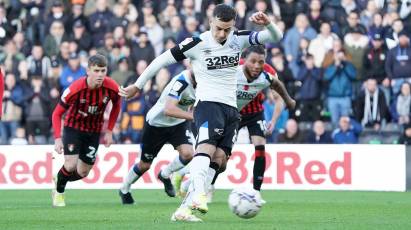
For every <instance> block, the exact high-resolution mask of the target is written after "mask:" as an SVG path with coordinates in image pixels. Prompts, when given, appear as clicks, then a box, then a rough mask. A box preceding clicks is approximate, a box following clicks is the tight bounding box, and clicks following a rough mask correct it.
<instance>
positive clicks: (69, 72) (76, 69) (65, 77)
mask: <svg viewBox="0 0 411 230" xmlns="http://www.w3.org/2000/svg"><path fill="white" fill-rule="evenodd" d="M85 75H86V69H85V68H84V67H82V66H80V60H79V56H78V54H77V53H71V54H70V59H69V61H68V65H67V66H65V67H64V68H63V72H62V73H61V76H60V87H61V89H62V90H63V91H64V90H65V89H66V88H67V87H68V86H69V85H70V84H71V83H72V82H73V81H75V80H77V79H79V78H80V77H83V76H85Z"/></svg>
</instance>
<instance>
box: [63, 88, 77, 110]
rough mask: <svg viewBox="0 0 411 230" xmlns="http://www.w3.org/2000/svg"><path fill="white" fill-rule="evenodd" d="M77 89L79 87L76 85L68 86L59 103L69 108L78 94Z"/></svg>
mask: <svg viewBox="0 0 411 230" xmlns="http://www.w3.org/2000/svg"><path fill="white" fill-rule="evenodd" d="M76 91H77V89H76V87H75V86H74V85H71V86H69V87H67V88H66V89H65V90H64V91H63V94H62V95H61V97H60V103H59V104H60V105H61V106H63V108H65V109H68V108H69V107H70V105H71V104H72V100H73V96H74V95H75V94H76Z"/></svg>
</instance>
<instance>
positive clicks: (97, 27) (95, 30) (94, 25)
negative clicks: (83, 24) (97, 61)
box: [90, 0, 114, 47]
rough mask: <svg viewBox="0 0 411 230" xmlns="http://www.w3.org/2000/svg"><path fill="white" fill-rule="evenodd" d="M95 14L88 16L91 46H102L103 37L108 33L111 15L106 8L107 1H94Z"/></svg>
mask: <svg viewBox="0 0 411 230" xmlns="http://www.w3.org/2000/svg"><path fill="white" fill-rule="evenodd" d="M96 8H97V10H96V12H94V13H93V14H91V15H90V30H91V34H92V36H93V46H95V47H101V46H103V45H104V35H105V34H106V33H107V32H109V31H110V28H111V24H110V23H111V20H112V19H113V17H114V16H113V13H112V12H111V11H110V9H108V7H107V0H96Z"/></svg>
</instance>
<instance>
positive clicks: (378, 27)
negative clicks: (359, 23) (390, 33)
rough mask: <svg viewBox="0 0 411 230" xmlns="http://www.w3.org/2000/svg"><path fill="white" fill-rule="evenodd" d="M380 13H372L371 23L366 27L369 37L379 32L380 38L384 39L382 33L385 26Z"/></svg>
mask: <svg viewBox="0 0 411 230" xmlns="http://www.w3.org/2000/svg"><path fill="white" fill-rule="evenodd" d="M382 22H383V21H382V15H381V14H378V13H377V14H374V16H373V17H372V24H371V25H370V27H369V28H368V37H369V38H371V39H372V38H374V37H375V36H374V35H375V34H379V35H380V36H381V38H380V39H382V40H384V33H385V27H384V26H383V24H382Z"/></svg>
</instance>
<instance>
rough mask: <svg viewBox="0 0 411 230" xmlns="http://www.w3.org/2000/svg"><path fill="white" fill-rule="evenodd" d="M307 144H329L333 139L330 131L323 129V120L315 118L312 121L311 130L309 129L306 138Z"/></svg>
mask: <svg viewBox="0 0 411 230" xmlns="http://www.w3.org/2000/svg"><path fill="white" fill-rule="evenodd" d="M306 143H308V144H331V143H333V140H332V138H331V135H330V133H328V132H327V131H325V125H324V122H323V121H320V120H317V121H315V122H314V125H313V130H312V131H310V132H309V133H308V135H307V138H306Z"/></svg>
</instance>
